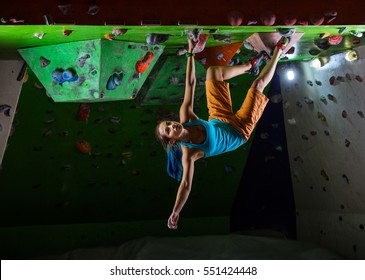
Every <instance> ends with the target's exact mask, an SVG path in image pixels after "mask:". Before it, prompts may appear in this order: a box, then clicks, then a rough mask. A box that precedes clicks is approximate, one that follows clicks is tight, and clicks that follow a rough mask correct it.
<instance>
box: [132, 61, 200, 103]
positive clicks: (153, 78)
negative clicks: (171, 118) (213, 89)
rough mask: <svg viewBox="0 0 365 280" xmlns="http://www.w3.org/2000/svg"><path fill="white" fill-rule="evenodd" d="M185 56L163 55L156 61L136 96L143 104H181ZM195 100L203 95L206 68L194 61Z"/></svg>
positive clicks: (183, 88) (183, 89) (184, 76)
mask: <svg viewBox="0 0 365 280" xmlns="http://www.w3.org/2000/svg"><path fill="white" fill-rule="evenodd" d="M186 61H187V60H186V57H185V56H164V57H161V58H160V60H159V61H158V62H157V64H156V66H155V67H154V69H153V70H152V72H151V74H150V75H149V77H148V79H147V81H146V83H145V85H144V86H143V88H142V90H141V93H140V94H139V96H138V99H140V103H141V104H143V105H162V104H165V105H166V104H181V102H182V99H183V97H184V92H185V78H186ZM195 73H196V79H197V83H196V89H195V101H198V100H200V98H201V97H202V96H204V95H205V75H206V69H205V68H204V67H203V66H202V65H201V64H200V63H198V62H196V63H195Z"/></svg>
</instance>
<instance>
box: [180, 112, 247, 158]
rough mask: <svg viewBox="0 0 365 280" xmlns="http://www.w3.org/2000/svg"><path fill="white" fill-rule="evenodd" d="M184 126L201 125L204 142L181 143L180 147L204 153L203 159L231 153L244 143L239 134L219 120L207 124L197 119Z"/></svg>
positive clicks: (212, 120)
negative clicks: (203, 130)
mask: <svg viewBox="0 0 365 280" xmlns="http://www.w3.org/2000/svg"><path fill="white" fill-rule="evenodd" d="M183 125H184V126H193V125H202V126H204V128H205V131H206V138H205V141H204V142H203V143H201V144H191V143H187V142H181V145H183V146H185V147H188V148H194V149H198V150H201V151H203V152H204V157H212V156H216V155H220V154H223V153H226V152H230V151H233V150H235V149H237V148H238V147H240V146H241V145H243V144H244V143H245V142H246V141H245V138H244V137H243V135H242V134H241V133H239V132H238V130H237V129H235V128H234V127H233V126H232V125H230V124H228V123H225V122H223V121H220V120H216V119H211V120H210V121H209V122H208V121H205V120H202V119H197V120H194V121H191V122H187V123H184V124H183Z"/></svg>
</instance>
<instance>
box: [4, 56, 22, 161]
mask: <svg viewBox="0 0 365 280" xmlns="http://www.w3.org/2000/svg"><path fill="white" fill-rule="evenodd" d="M22 65H23V62H22V61H16V60H14V61H11V60H9V61H1V63H0V85H1V91H0V165H1V162H2V159H3V156H4V152H5V150H6V145H7V142H8V137H9V134H11V132H12V129H11V128H12V122H13V118H14V114H15V110H16V105H17V103H18V98H19V94H20V91H21V88H22V82H21V79H20V81H18V80H17V76H18V74H19V71H20V70H21V69H22Z"/></svg>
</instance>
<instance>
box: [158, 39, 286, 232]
mask: <svg viewBox="0 0 365 280" xmlns="http://www.w3.org/2000/svg"><path fill="white" fill-rule="evenodd" d="M188 41H189V47H188V52H187V54H186V56H187V57H188V58H187V67H186V84H185V94H184V100H183V102H182V105H181V107H180V112H179V117H180V121H179V122H176V121H171V120H164V121H161V122H159V123H158V124H157V126H156V131H155V132H156V137H157V138H158V139H159V140H160V142H161V143H162V145H163V146H164V148H165V149H166V151H167V161H168V163H167V172H168V174H169V175H170V176H172V177H173V178H175V179H177V180H179V181H180V186H179V189H178V191H177V195H176V200H175V204H174V207H173V209H172V213H171V215H170V217H169V219H168V222H167V226H168V227H169V228H170V229H176V228H177V226H178V221H179V216H180V212H181V210H182V208H183V207H184V205H185V203H186V201H187V199H188V197H189V194H190V191H191V187H192V182H193V175H194V163H195V161H197V160H198V159H201V158H204V157H211V156H216V155H219V154H222V153H226V152H229V151H233V150H235V149H237V148H238V147H240V146H241V145H243V144H244V143H246V142H247V141H248V139H249V138H250V135H251V133H252V131H253V129H254V128H255V126H256V124H257V122H258V120H259V119H260V117H261V115H262V113H263V111H264V109H265V107H266V104H267V103H268V98H267V97H266V96H265V95H264V94H263V91H264V88H265V87H266V86H267V85H268V84H269V82H270V81H271V79H272V77H273V75H274V73H275V69H276V66H277V63H278V61H279V58H280V55H281V54H282V52H283V50H284V49H285V48H286V46H287V44H288V43H289V41H290V38H289V37H282V38H281V39H280V40H279V42H278V43H277V44H276V47H275V49H274V51H273V54H272V57H271V59H270V60H268V61H267V63H266V65H265V67H264V68H263V69H262V71H261V72H260V73H259V66H260V64H261V61H262V60H265V54H266V53H264V52H261V53H259V55H258V56H256V57H254V58H252V59H250V60H249V61H248V62H247V63H245V64H242V65H235V66H211V67H209V68H208V70H207V74H206V97H207V105H208V113H209V119H208V121H206V120H202V119H200V118H199V117H198V116H197V115H196V114H195V113H194V111H193V104H194V91H195V85H196V77H195V62H194V52H193V51H194V47H195V45H196V44H197V42H196V41H194V38H193V37H190V38H189V39H188ZM266 57H268V56H267V54H266ZM248 72H250V73H252V74H254V75H258V76H257V78H256V79H255V81H254V82H253V83H252V85H251V87H250V89H249V90H248V93H247V96H246V98H245V100H244V102H243V104H242V105H241V108H240V109H239V110H238V111H237V112H236V113H233V112H232V104H231V97H230V91H229V83H227V82H225V80H229V79H231V78H233V77H236V76H238V75H241V74H245V73H248Z"/></svg>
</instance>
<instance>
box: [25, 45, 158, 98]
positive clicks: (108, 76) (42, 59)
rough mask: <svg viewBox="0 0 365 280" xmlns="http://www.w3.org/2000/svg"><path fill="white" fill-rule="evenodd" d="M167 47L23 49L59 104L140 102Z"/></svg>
mask: <svg viewBox="0 0 365 280" xmlns="http://www.w3.org/2000/svg"><path fill="white" fill-rule="evenodd" d="M163 49H164V46H158V45H154V46H152V45H148V44H141V43H133V42H122V41H109V40H99V39H98V40H88V41H78V42H71V43H65V44H57V45H50V46H42V47H35V48H26V49H20V50H19V52H20V54H21V55H22V56H23V58H24V60H25V61H26V62H27V64H28V65H29V66H30V68H31V69H32V70H33V71H34V73H35V74H36V76H37V77H38V79H39V80H40V81H41V83H42V84H43V86H44V87H45V88H46V90H47V91H48V94H49V95H50V96H51V97H52V99H53V100H54V101H56V102H72V101H74V102H75V101H76V102H77V101H83V102H100V101H113V100H128V99H134V98H136V96H137V94H138V92H139V90H140V89H141V87H142V85H143V83H144V81H145V80H146V78H147V76H148V74H149V73H150V71H151V69H152V68H153V66H154V64H155V63H156V61H157V60H158V58H159V56H160V55H161V53H162V52H163Z"/></svg>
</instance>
